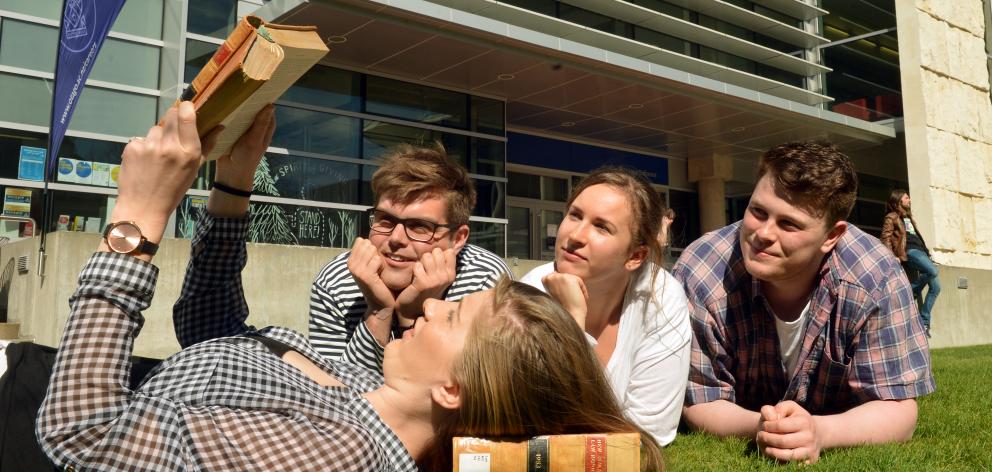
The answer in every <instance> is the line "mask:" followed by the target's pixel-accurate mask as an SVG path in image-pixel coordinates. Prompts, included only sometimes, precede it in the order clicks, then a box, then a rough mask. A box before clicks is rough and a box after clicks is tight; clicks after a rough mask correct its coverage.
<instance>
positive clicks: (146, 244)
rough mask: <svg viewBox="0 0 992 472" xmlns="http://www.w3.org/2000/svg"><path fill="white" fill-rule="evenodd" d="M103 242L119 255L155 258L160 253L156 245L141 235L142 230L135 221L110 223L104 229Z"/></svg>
mask: <svg viewBox="0 0 992 472" xmlns="http://www.w3.org/2000/svg"><path fill="white" fill-rule="evenodd" d="M103 240H104V241H107V246H109V247H110V250H111V251H114V252H116V253H118V254H135V255H137V254H148V255H149V256H154V255H155V253H156V252H158V244H155V243H153V242H151V241H149V240H147V239H145V237H144V236H142V235H141V229H139V228H138V225H136V224H134V222H133V221H118V222H116V223H110V224H108V225H107V227H106V228H104V229H103Z"/></svg>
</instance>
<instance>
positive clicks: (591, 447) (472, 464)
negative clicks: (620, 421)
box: [452, 433, 641, 472]
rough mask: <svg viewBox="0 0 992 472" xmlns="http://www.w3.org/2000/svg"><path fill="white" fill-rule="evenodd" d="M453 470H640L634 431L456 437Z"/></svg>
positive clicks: (501, 471) (607, 471) (502, 471)
mask: <svg viewBox="0 0 992 472" xmlns="http://www.w3.org/2000/svg"><path fill="white" fill-rule="evenodd" d="M452 442H453V446H454V449H453V455H454V456H453V457H452V459H453V464H454V467H453V470H454V471H455V472H563V471H576V472H631V471H634V472H636V471H638V470H640V467H641V466H640V464H641V437H640V435H639V434H637V433H611V434H561V435H554V436H538V437H535V438H531V439H529V440H525V441H516V442H514V441H492V440H488V439H479V438H463V437H456V438H454V439H452Z"/></svg>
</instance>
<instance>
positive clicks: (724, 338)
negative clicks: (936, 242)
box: [672, 222, 936, 414]
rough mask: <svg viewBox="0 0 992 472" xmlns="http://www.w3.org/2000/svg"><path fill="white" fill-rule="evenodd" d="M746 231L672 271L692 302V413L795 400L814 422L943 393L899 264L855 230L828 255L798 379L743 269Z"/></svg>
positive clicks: (722, 236) (711, 236)
mask: <svg viewBox="0 0 992 472" xmlns="http://www.w3.org/2000/svg"><path fill="white" fill-rule="evenodd" d="M739 241H740V222H738V223H734V224H732V225H729V226H726V227H724V228H722V229H720V230H717V231H714V232H712V233H708V234H706V235H704V236H703V237H702V238H700V239H698V240H696V241H695V242H693V243H692V244H691V245H689V247H688V248H686V250H685V251H684V252H683V253H682V256H681V257H680V258H679V261H678V262H677V263H676V264H675V267H674V268H673V270H672V273H673V275H674V276H675V278H676V279H678V280H679V281H680V282H682V284H683V286H684V287H685V290H686V295H687V296H688V298H689V310H690V316H691V317H692V328H693V335H694V337H693V341H692V355H691V358H690V368H689V387H688V389H687V390H686V399H685V403H686V405H695V404H698V403H706V402H712V401H715V400H727V401H730V402H733V403H736V404H738V405H740V406H742V407H744V408H747V409H749V410H754V411H757V410H758V409H760V408H761V407H762V406H763V405H774V404H776V403H778V402H780V401H784V400H793V401H795V402H796V403H799V404H800V405H801V406H802V407H803V408H805V409H806V410H807V411H809V412H810V413H811V414H832V413H839V412H842V411H846V410H848V409H850V408H852V407H854V406H857V405H860V404H862V403H865V402H868V401H871V400H895V399H907V398H915V397H920V396H923V395H926V394H928V393H931V392H933V391H934V389H935V388H936V386H935V383H934V379H933V375H932V373H931V371H930V351H929V346H928V344H927V339H926V336H925V335H924V332H923V325H922V324H921V322H920V317H919V316H918V315H917V309H916V304H915V303H914V302H913V292H912V290H911V289H910V286H909V282H908V280H907V279H906V275H905V273H904V272H903V270H902V266H901V265H900V264H899V261H898V260H896V258H895V257H893V255H892V253H891V252H890V251H889V250H888V249H886V247H885V246H883V245H882V244H881V242H879V240H878V239H876V238H875V237H873V236H871V235H868V234H866V233H864V232H863V231H861V230H860V229H858V228H856V227H854V226H853V225H848V230H847V232H846V234H844V236H842V237H841V239H840V241H839V242H838V243H837V245H836V246H835V247H834V249H833V251H832V252H831V253H830V254H829V255H827V257H826V260H825V262H824V264H823V267H822V268H821V269H820V273H819V274H818V279H817V282H816V286H815V287H814V289H813V293H812V297H811V299H810V312H811V314H810V320H809V325H808V328H807V329H806V333H805V335H804V337H803V340H802V348H801V351H800V353H799V357H798V360H797V367H796V369H795V372H794V373H793V374H792V375H791V376H790V375H789V374H788V373H787V372H786V368H785V366H784V365H783V362H782V358H781V354H780V351H779V340H778V335H777V333H776V330H775V321H774V318H773V316H774V315H773V314H772V311H771V309H770V307H769V304H768V301H767V300H766V299H765V297H764V296H763V295H762V290H761V281H760V280H758V279H755V278H753V277H751V275H750V274H748V272H747V271H746V270H745V268H744V261H743V258H742V255H741V249H740V243H739Z"/></svg>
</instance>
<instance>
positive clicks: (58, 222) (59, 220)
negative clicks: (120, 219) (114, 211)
mask: <svg viewBox="0 0 992 472" xmlns="http://www.w3.org/2000/svg"><path fill="white" fill-rule="evenodd" d="M107 200H108V199H107V196H106V195H100V194H95V193H81V192H63V191H54V192H53V193H52V215H51V218H52V221H51V226H50V228H53V229H56V230H62V231H66V230H68V231H85V232H87V233H100V232H101V231H103V226H104V225H105V224H107V217H108V216H109V211H108V205H107Z"/></svg>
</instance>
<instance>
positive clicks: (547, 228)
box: [537, 210, 565, 261]
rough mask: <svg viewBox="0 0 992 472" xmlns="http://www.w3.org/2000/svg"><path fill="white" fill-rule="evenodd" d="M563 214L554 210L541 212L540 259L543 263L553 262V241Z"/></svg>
mask: <svg viewBox="0 0 992 472" xmlns="http://www.w3.org/2000/svg"><path fill="white" fill-rule="evenodd" d="M564 217H565V215H564V213H562V212H560V211H554V210H541V223H540V226H538V229H537V230H538V231H539V232H540V244H541V257H540V259H541V260H543V261H553V260H555V240H556V239H557V238H558V227H559V226H561V220H562V219H564Z"/></svg>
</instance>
